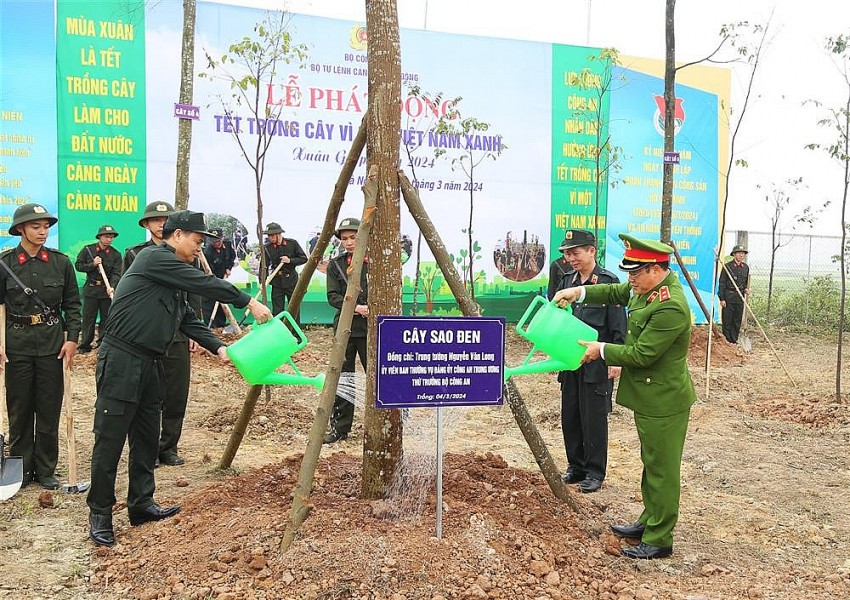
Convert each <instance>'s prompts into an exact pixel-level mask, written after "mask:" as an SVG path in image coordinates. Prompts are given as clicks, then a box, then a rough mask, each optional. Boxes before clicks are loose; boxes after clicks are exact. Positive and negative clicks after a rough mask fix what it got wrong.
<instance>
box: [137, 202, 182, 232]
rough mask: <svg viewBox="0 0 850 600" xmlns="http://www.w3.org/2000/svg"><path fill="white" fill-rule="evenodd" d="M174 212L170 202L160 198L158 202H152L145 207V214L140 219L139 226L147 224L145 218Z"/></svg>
mask: <svg viewBox="0 0 850 600" xmlns="http://www.w3.org/2000/svg"><path fill="white" fill-rule="evenodd" d="M173 212H174V207H173V206H171V205H170V204H169V203H168V202H165V201H163V200H159V201H158V202H151V203H150V204H148V205H147V206H146V207H145V214H143V215H142V218H141V219H139V227H144V226H145V220H147V219H150V218H152V217H167V216H168V215H170V214H171V213H173Z"/></svg>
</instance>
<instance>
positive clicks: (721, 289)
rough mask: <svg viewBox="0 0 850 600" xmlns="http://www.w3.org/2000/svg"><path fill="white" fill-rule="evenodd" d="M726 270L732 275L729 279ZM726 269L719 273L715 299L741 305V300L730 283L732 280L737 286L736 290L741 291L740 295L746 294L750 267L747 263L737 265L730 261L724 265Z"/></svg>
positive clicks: (733, 285)
mask: <svg viewBox="0 0 850 600" xmlns="http://www.w3.org/2000/svg"><path fill="white" fill-rule="evenodd" d="M726 269H728V270H729V273H731V274H732V277H731V278H730V277H729V275H727V274H726ZM726 269H721V271H720V283H719V284H718V286H717V297H718V298H719V299H720V300H725V301H726V302H728V303H729V304H743V303H744V301H743V300H741V296H739V295H738V292H737V291H736V290H735V284H733V283H732V281H733V280H734V281H735V283H737V284H738V289H739V290H741V293H742V294H746V293H747V288H748V287H750V286H749V283H750V267H749V265H747V263H741V264H740V265H738V264H736V263H735V261H734V260H730V261H729V262H728V263H726Z"/></svg>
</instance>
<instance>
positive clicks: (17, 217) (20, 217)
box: [9, 204, 59, 235]
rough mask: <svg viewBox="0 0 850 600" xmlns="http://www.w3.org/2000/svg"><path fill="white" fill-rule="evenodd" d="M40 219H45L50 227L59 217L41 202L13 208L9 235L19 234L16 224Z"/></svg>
mask: <svg viewBox="0 0 850 600" xmlns="http://www.w3.org/2000/svg"><path fill="white" fill-rule="evenodd" d="M40 219H47V221H48V223H50V225H49V226H50V227H53V226H54V225H56V223H57V222H58V221H59V219H57V218H56V217H54V216H53V215H51V214H50V213H49V212H47V209H46V208H44V207H43V206H42V205H41V204H21V205H20V206H19V207H18V208H16V209H15V214H14V215H13V216H12V225H11V226H10V227H9V235H21V232H20V230H19V229H18V225H21V224H23V223H28V222H30V221H38V220H40Z"/></svg>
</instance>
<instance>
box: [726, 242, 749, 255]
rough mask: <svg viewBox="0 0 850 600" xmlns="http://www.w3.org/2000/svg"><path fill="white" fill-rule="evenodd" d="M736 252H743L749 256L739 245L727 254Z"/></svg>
mask: <svg viewBox="0 0 850 600" xmlns="http://www.w3.org/2000/svg"><path fill="white" fill-rule="evenodd" d="M736 252H743V253H744V254H749V251H748V250H747V249H746V248H745V247H744V246H742V245H741V244H738V245H736V246H735V247H734V248H732V252H730V253H729V254H735V253H736Z"/></svg>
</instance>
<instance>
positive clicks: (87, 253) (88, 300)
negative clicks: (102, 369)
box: [75, 225, 123, 352]
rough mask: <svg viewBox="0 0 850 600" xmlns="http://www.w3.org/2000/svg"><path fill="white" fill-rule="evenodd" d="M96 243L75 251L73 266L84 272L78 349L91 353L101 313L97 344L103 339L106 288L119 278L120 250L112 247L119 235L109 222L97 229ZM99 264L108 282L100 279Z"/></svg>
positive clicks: (111, 287)
mask: <svg viewBox="0 0 850 600" xmlns="http://www.w3.org/2000/svg"><path fill="white" fill-rule="evenodd" d="M95 237H96V238H97V243H95V244H89V245H88V246H84V247H83V249H82V250H80V253H79V254H77V262H76V263H75V266H76V267H77V271H79V272H80V273H85V274H86V281H85V283H84V284H83V334H82V340H81V341H80V345H79V347H78V348H77V352H91V349H92V342H93V341H94V326H95V322H96V321H97V315H98V313H100V328H99V329H98V336H97V345H98V346H99V345H100V342H101V341H102V340H103V330H104V327H105V326H106V319H107V317H108V316H109V305H110V304H112V298H111V297H110V295H109V293H108V292H107V289H106V284H107V283H108V284H109V286H110V289H114V288H115V286H116V285H118V280H119V279H120V278H121V272H122V270H123V269H122V266H121V253H120V252H119V251H118V250H116V249H115V248H113V247H112V242H113V241H114V240H115V238H117V237H118V232H117V231H116V230H115V228H114V227H112V225H102V226H101V227H100V229H98V230H97V235H96V236H95ZM99 266H102V267H103V271H104V273H106V279H107V281H104V280H103V277H102V276H101V274H100V268H99Z"/></svg>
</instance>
